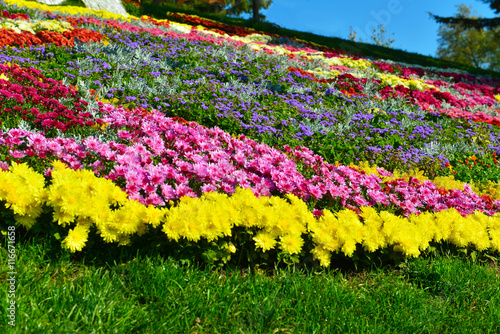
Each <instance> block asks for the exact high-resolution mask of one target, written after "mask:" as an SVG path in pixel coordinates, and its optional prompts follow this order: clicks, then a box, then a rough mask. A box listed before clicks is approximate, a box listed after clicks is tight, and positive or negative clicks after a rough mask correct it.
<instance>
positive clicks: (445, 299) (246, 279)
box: [0, 237, 500, 333]
mask: <svg viewBox="0 0 500 334" xmlns="http://www.w3.org/2000/svg"><path fill="white" fill-rule="evenodd" d="M21 238H24V237H21ZM3 246H4V247H2V249H1V259H0V261H1V263H2V264H5V263H7V259H6V251H5V249H6V247H5V242H4V243H3ZM16 248H17V249H16V251H17V254H18V258H17V263H16V266H17V273H18V274H17V283H18V287H17V291H16V294H17V299H16V302H17V305H18V309H17V314H16V328H15V329H16V331H13V330H12V328H11V327H10V326H8V325H7V318H6V298H5V297H4V298H2V304H1V308H0V311H1V314H0V317H1V320H0V332H2V333H15V332H17V333H497V332H498V331H499V330H500V294H499V293H498V291H500V278H499V273H500V271H499V268H498V263H497V262H496V260H495V259H494V258H484V259H483V260H481V261H480V260H479V259H476V261H475V262H473V261H472V259H471V258H470V257H467V256H464V255H463V254H459V253H457V252H452V251H449V250H448V251H446V250H442V251H440V252H439V255H437V256H434V255H432V256H431V255H427V256H425V257H422V258H418V259H412V260H407V261H403V262H400V263H399V264H391V265H384V266H380V267H378V268H377V267H375V266H373V265H371V266H369V267H366V268H358V270H354V269H353V268H349V267H348V266H345V265H342V264H341V263H339V265H341V266H340V267H337V268H335V265H334V267H333V268H332V269H330V270H323V271H314V270H311V271H304V270H294V269H293V268H291V267H289V268H287V269H286V268H283V269H276V268H274V269H273V268H268V269H267V270H262V269H256V268H236V267H232V268H225V269H214V268H199V267H196V266H194V265H181V264H180V263H179V262H178V261H175V260H172V259H169V258H166V257H164V256H162V254H159V253H156V254H155V253H148V254H146V253H144V252H141V251H138V250H137V249H135V250H134V249H133V248H113V247H109V248H107V249H106V250H99V249H95V250H90V251H87V253H85V255H70V254H68V253H67V252H65V251H62V250H61V248H60V245H59V242H58V241H56V240H51V239H47V238H40V237H30V238H28V239H25V240H22V241H21V242H19V243H18V244H17V246H16ZM5 279H6V274H5V272H3V273H2V275H1V276H0V283H1V284H0V286H1V288H0V289H1V294H2V296H6V293H7V284H6V281H5Z"/></svg>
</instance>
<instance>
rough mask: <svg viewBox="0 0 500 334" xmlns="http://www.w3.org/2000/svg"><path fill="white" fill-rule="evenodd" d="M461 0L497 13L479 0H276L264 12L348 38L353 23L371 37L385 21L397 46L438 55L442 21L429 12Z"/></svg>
mask: <svg viewBox="0 0 500 334" xmlns="http://www.w3.org/2000/svg"><path fill="white" fill-rule="evenodd" d="M461 3H465V4H467V5H472V6H473V9H475V10H477V11H478V13H479V14H480V15H482V16H483V17H494V16H495V14H494V13H493V11H492V10H491V9H490V8H489V6H488V5H486V4H484V3H483V2H481V1H477V0H462V1H460V0H457V1H455V0H445V1H443V0H382V1H380V0H371V1H370V0H358V1H356V0H352V1H346V0H344V1H337V0H274V1H273V3H272V5H271V7H269V9H267V10H263V11H262V13H263V14H264V15H266V19H267V20H268V21H270V22H273V23H276V24H279V25H280V26H282V27H284V28H289V29H294V30H300V31H306V32H312V33H315V34H319V35H323V36H329V37H340V38H344V39H347V36H348V35H349V31H350V27H351V26H352V27H353V29H354V30H356V31H357V32H358V36H363V35H365V37H366V38H365V39H369V37H370V36H371V31H372V28H371V27H372V26H376V25H377V24H378V23H384V26H385V28H386V30H387V35H386V36H388V37H391V38H392V39H395V40H396V42H395V43H394V44H393V45H392V46H393V47H394V48H397V49H401V50H405V51H410V52H416V53H420V54H424V55H430V56H435V55H436V50H437V47H438V42H437V40H438V35H437V30H438V27H439V25H438V24H437V23H436V22H434V21H433V20H432V19H431V18H430V17H429V14H428V13H427V12H432V13H434V14H436V15H440V16H452V15H454V14H455V13H456V12H457V8H456V7H455V6H456V5H459V4H461ZM393 33H394V35H393Z"/></svg>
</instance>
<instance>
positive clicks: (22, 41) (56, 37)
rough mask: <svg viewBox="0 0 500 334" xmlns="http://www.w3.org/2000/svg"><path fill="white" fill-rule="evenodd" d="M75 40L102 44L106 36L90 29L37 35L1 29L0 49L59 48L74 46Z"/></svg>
mask: <svg viewBox="0 0 500 334" xmlns="http://www.w3.org/2000/svg"><path fill="white" fill-rule="evenodd" d="M75 38H78V40H79V41H80V42H85V43H88V42H90V41H93V42H100V41H102V40H103V39H104V36H103V35H101V34H100V33H98V32H96V31H92V30H88V29H79V28H77V29H74V30H71V31H70V30H68V31H65V32H63V33H62V34H61V33H58V32H55V31H48V30H43V31H39V32H37V33H36V35H34V34H32V33H30V32H29V31H22V32H21V33H19V34H18V33H16V32H14V31H12V30H9V29H0V47H3V46H6V45H14V46H33V45H38V44H48V43H52V44H55V45H57V46H73V45H74V44H75Z"/></svg>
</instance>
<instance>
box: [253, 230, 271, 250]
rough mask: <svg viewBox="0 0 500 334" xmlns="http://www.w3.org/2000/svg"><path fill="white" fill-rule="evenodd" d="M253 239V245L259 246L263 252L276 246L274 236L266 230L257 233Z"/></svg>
mask: <svg viewBox="0 0 500 334" xmlns="http://www.w3.org/2000/svg"><path fill="white" fill-rule="evenodd" d="M253 240H254V241H255V247H257V248H261V249H262V251H263V252H267V251H268V250H270V249H273V248H274V247H275V246H276V239H275V237H274V236H273V235H272V234H271V233H268V232H259V233H257V235H256V236H255V237H253Z"/></svg>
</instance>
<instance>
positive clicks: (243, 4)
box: [226, 0, 273, 21]
mask: <svg viewBox="0 0 500 334" xmlns="http://www.w3.org/2000/svg"><path fill="white" fill-rule="evenodd" d="M272 3H273V0H226V4H229V9H228V10H227V13H228V14H231V15H240V14H242V13H252V19H253V20H254V21H261V20H263V19H264V18H265V16H263V15H262V14H260V13H259V11H260V10H261V9H262V8H264V9H267V8H269V6H271V4H272Z"/></svg>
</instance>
